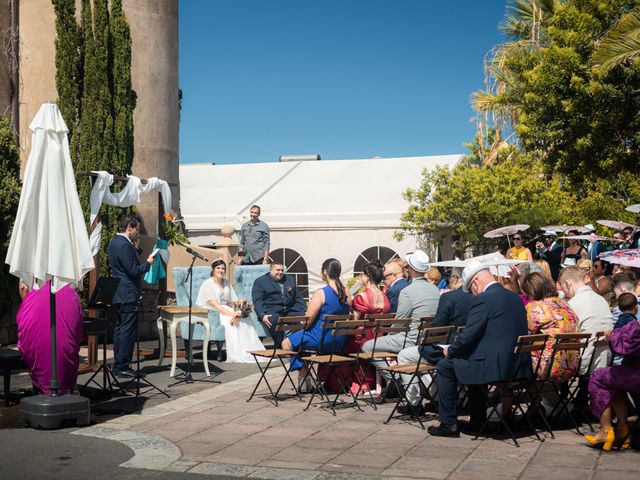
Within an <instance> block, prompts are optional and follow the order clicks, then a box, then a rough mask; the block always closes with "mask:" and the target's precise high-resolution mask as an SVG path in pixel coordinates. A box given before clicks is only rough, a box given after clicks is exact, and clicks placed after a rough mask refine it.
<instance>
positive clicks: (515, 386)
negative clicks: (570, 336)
mask: <svg viewBox="0 0 640 480" xmlns="http://www.w3.org/2000/svg"><path fill="white" fill-rule="evenodd" d="M548 339H549V335H545V334H539V335H522V336H520V337H518V341H517V343H516V346H515V347H514V349H513V357H512V371H511V374H510V377H509V378H508V379H507V380H505V381H499V382H491V383H489V384H488V385H487V386H488V387H489V388H487V389H482V392H483V393H484V395H485V401H486V402H487V405H489V408H490V412H489V414H488V415H487V418H485V420H484V422H483V423H482V425H481V426H480V429H479V430H478V433H476V437H475V438H476V439H477V438H478V437H479V436H480V435H482V432H483V431H484V429H485V428H486V427H487V425H488V424H489V420H490V419H491V416H492V415H493V414H495V415H496V416H497V417H498V419H499V420H500V423H501V424H502V427H503V428H504V429H505V430H506V431H507V432H508V433H509V435H511V439H512V440H513V443H515V445H516V447H519V446H520V445H519V444H518V440H517V439H516V436H515V435H514V433H513V431H512V430H511V429H510V428H509V425H508V424H507V422H506V420H505V416H506V415H514V414H515V413H516V412H518V411H520V413H521V414H522V417H523V418H524V419H525V421H526V422H527V424H528V425H529V428H530V429H531V430H532V431H533V433H534V434H535V436H536V438H537V439H538V440H542V438H541V437H540V435H539V434H538V431H537V430H536V428H535V427H534V426H533V423H532V422H531V418H530V417H531V415H532V413H533V412H534V411H535V409H536V407H537V403H538V398H539V390H538V388H537V386H536V383H537V375H538V370H539V367H540V362H538V363H537V364H536V368H535V369H534V368H533V363H532V362H531V353H535V352H539V353H542V352H543V351H544V349H545V347H546V343H547V340H548ZM523 355H526V356H527V358H528V359H529V364H530V365H531V368H530V373H531V378H525V379H520V378H517V373H518V366H519V364H520V359H521V358H522V356H523ZM491 388H494V389H496V390H497V391H498V392H499V393H500V399H502V398H503V397H505V396H508V397H511V398H512V403H511V408H510V409H509V411H508V412H500V410H499V409H498V405H502V403H501V402H498V403H496V404H494V403H492V402H491V401H490V399H489V390H490V389H491ZM522 396H525V398H526V397H528V400H527V401H526V409H523V408H522V405H521V399H522ZM552 435H553V433H552Z"/></svg>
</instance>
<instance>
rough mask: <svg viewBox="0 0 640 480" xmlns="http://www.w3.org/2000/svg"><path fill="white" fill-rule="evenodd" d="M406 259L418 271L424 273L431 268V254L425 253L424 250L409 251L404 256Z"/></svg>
mask: <svg viewBox="0 0 640 480" xmlns="http://www.w3.org/2000/svg"><path fill="white" fill-rule="evenodd" d="M404 260H405V261H406V262H407V264H408V265H409V266H410V267H411V268H413V269H414V270H415V271H416V272H420V273H424V272H426V271H427V270H429V255H427V254H426V253H424V252H423V251H422V250H416V251H415V252H412V253H408V254H407V255H406V256H405V257H404Z"/></svg>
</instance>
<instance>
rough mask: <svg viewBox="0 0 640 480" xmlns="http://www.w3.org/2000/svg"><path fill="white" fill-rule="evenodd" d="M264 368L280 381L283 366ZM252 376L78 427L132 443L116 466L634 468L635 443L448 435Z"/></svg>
mask: <svg viewBox="0 0 640 480" xmlns="http://www.w3.org/2000/svg"><path fill="white" fill-rule="evenodd" d="M269 376H270V377H271V378H272V379H273V380H276V381H277V379H278V378H281V376H282V370H281V369H273V370H271V371H270V373H269ZM257 379H258V376H257V375H249V376H247V377H245V378H242V379H240V380H236V381H233V382H230V383H228V384H222V385H219V386H215V387H212V388H208V389H207V390H203V391H201V392H197V393H193V394H191V395H188V396H185V397H181V398H179V399H177V400H172V401H168V402H166V403H163V404H162V405H156V406H153V407H151V408H148V409H145V410H143V411H142V412H141V413H140V414H138V415H128V416H122V417H119V418H115V419H113V420H110V421H108V422H105V423H102V424H100V425H99V426H95V427H89V428H86V429H82V430H79V431H77V432H76V433H77V434H81V435H91V436H98V437H104V438H110V439H115V440H120V441H122V442H123V443H125V444H127V445H128V446H130V447H131V448H132V449H133V450H134V451H135V456H134V457H133V458H132V459H131V460H129V461H128V462H127V463H126V464H124V465H123V466H130V467H136V468H148V469H153V470H165V471H172V472H189V473H200V474H209V475H227V476H233V477H246V478H263V479H283V480H287V479H300V480H312V479H315V480H330V479H331V480H357V479H364V478H367V479H372V478H373V479H376V478H378V479H385V480H392V479H394V478H429V479H447V480H457V479H460V480H462V479H464V480H469V479H480V480H481V479H484V478H486V479H491V480H511V479H532V480H534V479H535V480H538V479H540V478H548V477H551V476H552V477H553V478H558V479H563V480H564V479H573V478H575V479H580V480H590V479H593V480H598V479H601V478H602V479H605V478H606V479H607V480H610V479H611V478H612V476H614V477H615V478H616V480H626V479H627V478H629V479H630V478H632V477H633V478H634V479H635V478H637V475H638V469H639V467H640V452H638V451H624V452H611V453H605V452H599V451H597V450H594V449H591V448H589V447H587V446H586V445H585V444H584V441H583V439H582V437H580V436H578V435H577V434H576V433H575V431H570V430H567V431H558V432H556V438H555V439H551V438H550V437H549V436H546V437H545V441H543V442H540V441H538V440H536V439H535V437H527V436H522V437H520V438H519V442H520V445H521V446H520V448H516V447H515V446H514V445H513V442H512V441H511V440H510V439H507V438H504V437H500V438H495V437H494V438H481V439H479V440H474V439H473V437H472V436H468V435H462V436H461V437H460V438H458V439H447V438H437V437H430V436H428V434H427V433H426V431H424V430H422V429H421V428H420V427H419V426H418V425H417V424H415V423H408V422H405V421H402V420H399V419H394V420H392V421H391V422H390V423H389V424H387V425H384V424H383V421H384V420H386V418H387V416H388V415H389V413H390V411H391V408H392V404H391V403H387V404H384V405H379V406H378V408H377V410H374V409H373V408H372V407H371V406H370V405H365V404H363V405H362V411H358V410H357V409H355V408H352V407H349V408H344V409H339V410H338V412H337V415H336V416H335V417H334V416H333V415H332V414H331V412H330V411H329V410H327V409H326V408H323V407H321V406H312V407H311V408H310V409H309V410H308V411H304V410H303V408H304V406H305V405H306V402H305V403H302V402H300V401H298V400H296V399H289V400H286V401H282V402H280V404H279V406H278V407H276V406H274V405H273V404H272V403H270V402H268V401H267V400H265V399H264V398H254V400H252V401H251V402H250V403H247V402H246V399H247V398H248V397H249V393H250V392H251V390H252V389H253V386H254V385H255V382H256V381H257ZM276 384H277V383H276ZM262 393H264V391H262ZM435 423H436V421H435V420H431V421H429V422H427V423H426V425H432V424H435Z"/></svg>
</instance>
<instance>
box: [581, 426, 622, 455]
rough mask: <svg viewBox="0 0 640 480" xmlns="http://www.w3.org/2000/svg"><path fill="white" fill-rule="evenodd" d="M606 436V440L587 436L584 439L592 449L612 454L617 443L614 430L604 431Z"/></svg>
mask: <svg viewBox="0 0 640 480" xmlns="http://www.w3.org/2000/svg"><path fill="white" fill-rule="evenodd" d="M602 433H604V434H605V435H606V437H605V438H604V440H600V439H597V438H596V436H595V435H585V436H584V439H585V440H586V441H587V442H588V443H589V445H591V446H592V447H597V448H602V450H604V451H605V452H610V451H611V449H612V448H613V444H614V443H615V441H616V434H615V431H614V430H613V428H609V429H607V430H605V431H603V432H602Z"/></svg>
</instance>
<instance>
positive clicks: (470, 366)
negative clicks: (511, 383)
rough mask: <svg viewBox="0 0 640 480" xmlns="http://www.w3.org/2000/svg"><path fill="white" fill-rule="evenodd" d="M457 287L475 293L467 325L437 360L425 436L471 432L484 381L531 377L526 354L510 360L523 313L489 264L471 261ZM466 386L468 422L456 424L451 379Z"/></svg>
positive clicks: (523, 327) (523, 326) (480, 416)
mask: <svg viewBox="0 0 640 480" xmlns="http://www.w3.org/2000/svg"><path fill="white" fill-rule="evenodd" d="M462 282H463V283H462V287H463V288H464V289H465V290H467V291H471V293H473V295H474V296H475V297H476V298H475V301H474V302H473V304H472V305H471V308H470V309H469V314H468V317H467V325H466V327H465V329H464V331H463V332H462V333H461V334H460V335H458V336H457V337H456V339H455V340H454V341H453V343H451V345H450V346H449V347H448V348H445V349H444V356H445V358H443V359H442V360H440V361H439V362H438V367H437V375H436V384H437V386H438V392H439V395H440V401H439V404H438V416H439V418H440V425H438V426H431V427H429V429H428V430H427V431H428V432H429V434H430V435H433V436H439V437H458V436H460V430H466V431H477V430H478V428H479V427H480V424H481V422H482V421H483V420H484V419H485V418H486V405H485V402H484V396H483V392H482V388H484V386H485V385H486V384H488V383H490V382H496V381H503V380H507V379H509V378H510V377H511V375H512V374H513V368H514V367H517V369H516V378H529V377H530V376H531V358H530V357H529V355H528V354H527V355H521V356H520V360H519V364H518V365H517V366H514V365H513V351H514V348H515V345H516V343H517V341H518V337H519V336H520V335H527V333H528V331H527V313H526V311H525V308H524V305H523V303H522V300H520V297H518V295H516V294H515V293H513V292H510V291H509V290H507V289H505V288H503V287H502V286H501V285H500V284H498V283H497V282H496V281H495V279H494V277H493V275H492V274H491V272H490V271H489V266H488V265H487V264H485V263H481V262H472V263H470V264H469V265H468V266H467V267H465V269H464V271H463V273H462ZM458 383H461V384H463V385H468V386H469V401H470V405H471V421H470V422H466V423H462V422H461V423H460V424H459V423H458V419H457V412H456V405H457V403H458V389H457V384H458Z"/></svg>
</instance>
